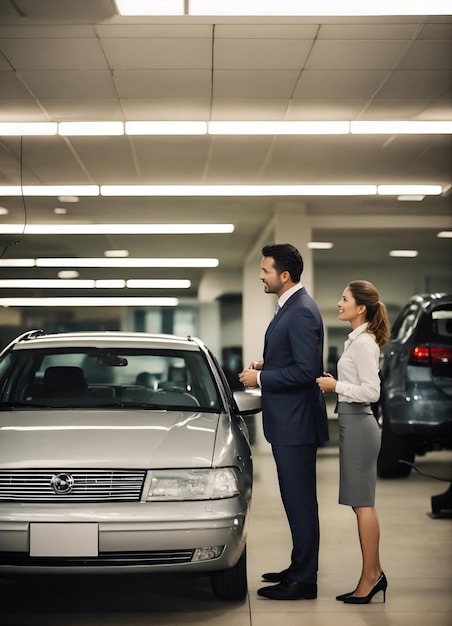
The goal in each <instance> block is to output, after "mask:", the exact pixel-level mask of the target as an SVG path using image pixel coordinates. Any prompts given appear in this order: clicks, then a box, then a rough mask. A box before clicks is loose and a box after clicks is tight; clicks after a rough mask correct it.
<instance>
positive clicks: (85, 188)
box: [0, 185, 99, 202]
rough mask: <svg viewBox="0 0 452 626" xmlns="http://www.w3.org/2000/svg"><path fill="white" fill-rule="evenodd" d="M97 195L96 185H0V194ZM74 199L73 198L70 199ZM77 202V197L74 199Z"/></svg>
mask: <svg viewBox="0 0 452 626" xmlns="http://www.w3.org/2000/svg"><path fill="white" fill-rule="evenodd" d="M22 195H23V196H40V197H43V196H59V198H58V199H59V200H60V202H69V200H62V199H61V197H64V196H98V195H99V186H98V185H24V186H22V187H21V186H20V185H5V186H1V185H0V196H22ZM72 201H74V200H72ZM76 202H78V199H77V200H76Z"/></svg>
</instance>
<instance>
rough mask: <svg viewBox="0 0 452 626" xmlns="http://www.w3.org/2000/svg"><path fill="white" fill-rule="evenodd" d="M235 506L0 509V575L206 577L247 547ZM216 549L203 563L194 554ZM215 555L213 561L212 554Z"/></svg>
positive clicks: (243, 519)
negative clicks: (168, 574)
mask: <svg viewBox="0 0 452 626" xmlns="http://www.w3.org/2000/svg"><path fill="white" fill-rule="evenodd" d="M247 520H248V508H247V505H246V503H244V502H243V501H241V499H240V498H230V499H227V500H215V501H208V502H206V501H202V502H183V503H181V502H167V503H162V502H148V503H136V504H122V503H121V504H116V505H112V504H102V505H96V507H95V509H94V507H93V506H92V505H87V504H77V505H68V506H67V507H65V506H63V505H61V504H59V505H45V506H43V505H42V504H41V505H36V504H33V505H32V504H21V505H20V506H18V505H17V504H14V503H11V504H9V503H8V504H2V505H0V573H1V574H4V575H13V574H37V573H39V574H41V573H48V574H59V573H68V574H76V573H87V572H89V573H102V574H105V573H126V572H159V571H160V572H161V571H162V570H165V571H171V572H183V571H192V572H199V573H202V572H209V571H215V570H222V569H228V568H230V567H233V566H234V565H235V564H236V563H237V561H238V559H239V558H240V556H241V554H242V552H243V550H244V547H245V543H246V535H247ZM209 548H217V555H215V554H213V556H211V557H210V558H209V551H208V550H207V558H206V559H205V560H197V559H199V558H200V553H199V550H200V549H201V550H202V549H209ZM218 553H219V554H218Z"/></svg>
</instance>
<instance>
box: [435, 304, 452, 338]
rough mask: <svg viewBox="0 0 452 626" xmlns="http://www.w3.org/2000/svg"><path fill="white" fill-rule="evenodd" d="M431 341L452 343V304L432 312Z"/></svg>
mask: <svg viewBox="0 0 452 626" xmlns="http://www.w3.org/2000/svg"><path fill="white" fill-rule="evenodd" d="M430 328H431V333H432V335H431V341H438V342H445V343H450V342H452V304H448V305H445V306H444V307H441V308H437V309H434V310H433V311H432V312H431V325H430Z"/></svg>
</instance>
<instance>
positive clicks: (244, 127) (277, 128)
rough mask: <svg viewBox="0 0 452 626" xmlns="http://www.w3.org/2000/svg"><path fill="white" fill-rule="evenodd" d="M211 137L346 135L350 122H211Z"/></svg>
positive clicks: (209, 127) (209, 125) (209, 128)
mask: <svg viewBox="0 0 452 626" xmlns="http://www.w3.org/2000/svg"><path fill="white" fill-rule="evenodd" d="M208 131H209V134H210V135H339V134H342V135H346V134H348V133H349V132H350V122H251V121H250V122H209V123H208Z"/></svg>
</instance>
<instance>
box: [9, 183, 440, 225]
mask: <svg viewBox="0 0 452 626" xmlns="http://www.w3.org/2000/svg"><path fill="white" fill-rule="evenodd" d="M62 189H65V188H64V187H57V186H47V185H36V186H24V187H23V188H21V187H20V186H9V185H5V186H1V185H0V196H21V195H22V190H23V195H24V196H41V197H43V196H58V195H60V193H61V190H62ZM66 189H69V188H66ZM70 189H71V191H73V192H74V193H77V195H79V196H97V195H99V187H98V186H97V185H80V186H78V187H77V186H76V187H70ZM100 193H101V195H102V196H108V197H113V196H114V197H146V196H153V197H158V196H161V197H163V196H164V197H189V196H191V197H196V196H203V197H209V196H210V197H214V196H249V197H259V196H276V197H277V196H374V195H376V194H377V185H102V186H101V187H100ZM441 193H442V187H441V185H378V194H379V195H391V196H392V195H393V196H399V195H413V194H414V195H425V196H431V195H440V194H441ZM79 226H81V227H82V226H83V225H79ZM164 226H165V225H163V227H164ZM189 226H191V225H187V229H188V230H189ZM58 227H61V225H60V226H58ZM74 227H75V226H74ZM96 227H97V226H95V225H92V226H91V228H96ZM124 227H125V225H121V228H122V229H123V228H124ZM55 228H56V225H55ZM149 228H153V229H155V230H154V231H153V232H155V233H157V232H158V231H157V225H152V226H150V225H149ZM54 232H56V231H54ZM141 232H142V233H143V234H147V233H145V231H143V230H141ZM159 232H161V231H159ZM187 232H188V231H187ZM198 232H199V231H198ZM222 232H223V231H222ZM121 233H124V230H122V231H121ZM181 234H182V233H181Z"/></svg>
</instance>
